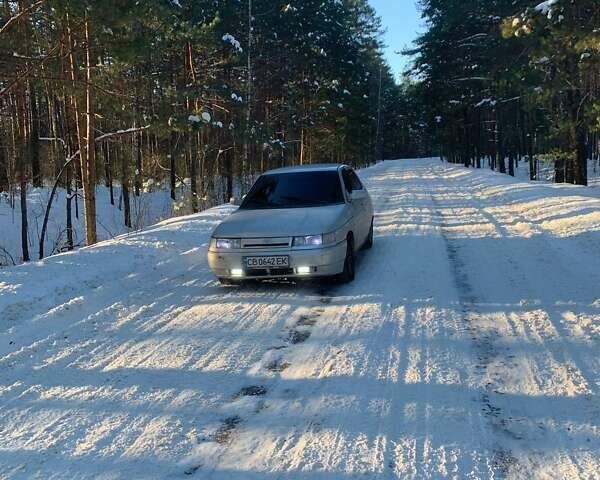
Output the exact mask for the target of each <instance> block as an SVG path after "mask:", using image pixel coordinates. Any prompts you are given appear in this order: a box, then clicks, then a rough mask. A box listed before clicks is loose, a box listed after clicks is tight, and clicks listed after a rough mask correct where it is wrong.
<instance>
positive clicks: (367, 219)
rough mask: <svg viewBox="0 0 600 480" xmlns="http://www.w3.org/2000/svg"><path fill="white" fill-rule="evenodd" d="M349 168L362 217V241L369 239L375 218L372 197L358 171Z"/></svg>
mask: <svg viewBox="0 0 600 480" xmlns="http://www.w3.org/2000/svg"><path fill="white" fill-rule="evenodd" d="M348 170H349V176H350V181H351V182H352V197H353V199H354V202H355V203H356V204H357V209H358V215H359V218H360V224H361V232H362V234H363V236H362V242H363V243H364V242H365V241H366V240H367V236H368V235H369V230H370V229H371V220H372V219H373V206H372V205H371V199H370V197H369V194H368V193H367V189H366V188H365V187H364V186H363V184H362V182H361V181H360V179H359V178H358V175H357V174H356V172H355V171H354V170H352V169H348Z"/></svg>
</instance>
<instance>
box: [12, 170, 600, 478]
mask: <svg viewBox="0 0 600 480" xmlns="http://www.w3.org/2000/svg"><path fill="white" fill-rule="evenodd" d="M361 176H362V177H363V179H364V180H365V181H366V183H367V185H368V186H369V188H370V190H371V193H372V196H373V199H374V203H375V205H376V210H377V220H376V243H375V247H374V249H373V250H371V251H369V252H368V253H366V254H364V255H362V256H361V258H360V260H359V261H360V263H359V266H358V269H359V272H358V275H359V276H358V278H357V280H356V281H355V282H354V283H353V284H352V285H348V286H339V287H335V286H324V287H319V286H316V285H300V286H298V285H288V284H262V285H250V286H246V287H242V288H239V289H238V288H229V289H224V288H221V287H219V286H218V285H217V284H216V282H215V281H214V279H213V278H212V276H211V275H210V273H209V271H208V269H207V265H206V261H205V253H206V247H207V242H208V239H209V235H210V232H211V230H212V229H213V228H214V227H215V226H216V224H217V223H218V222H219V221H220V220H221V219H222V218H223V217H224V216H225V215H227V213H228V212H230V211H231V207H221V208H217V209H212V210H209V211H207V212H204V213H202V214H199V215H196V216H192V217H186V218H179V219H173V220H169V221H166V222H163V223H161V224H159V225H157V226H155V227H152V228H150V229H148V230H146V231H144V232H141V233H136V234H131V235H129V236H124V237H120V238H117V239H115V240H112V241H108V242H105V243H102V244H100V245H98V246H95V247H93V248H85V249H82V250H79V251H78V252H75V253H72V254H65V255H59V256H56V257H53V258H50V259H47V260H46V261H44V262H43V263H33V264H29V265H25V266H21V267H15V268H10V269H4V270H0V478H2V479H17V478H19V479H32V478H37V479H64V478H69V479H80V478H100V479H111V480H113V479H127V480H133V479H154V478H156V479H158V478H160V479H163V478H171V479H176V478H198V479H203V480H204V479H212V480H236V479H240V480H242V479H243V480H251V479H264V480H270V479H273V480H275V479H309V478H310V479H317V480H329V479H331V480H334V479H335V480H338V479H342V480H343V479H351V478H377V479H394V478H401V479H405V478H418V479H421V478H432V479H437V478H474V479H475V478H524V479H529V478H557V479H559V478H560V479H564V478H569V479H571V478H585V479H594V478H600V394H599V393H600V356H599V355H598V352H599V347H600V287H599V285H600V193H599V192H598V191H597V190H596V189H589V188H588V189H586V188H580V187H572V186H547V185H540V184H529V183H523V182H519V181H518V180H515V179H511V178H509V177H507V176H505V175H498V174H494V173H492V172H489V171H474V170H468V169H465V168H463V167H454V166H449V165H446V164H442V163H441V162H439V161H436V160H411V161H398V162H385V163H383V164H379V165H377V166H376V167H373V168H371V169H367V170H365V171H363V172H362V174H361Z"/></svg>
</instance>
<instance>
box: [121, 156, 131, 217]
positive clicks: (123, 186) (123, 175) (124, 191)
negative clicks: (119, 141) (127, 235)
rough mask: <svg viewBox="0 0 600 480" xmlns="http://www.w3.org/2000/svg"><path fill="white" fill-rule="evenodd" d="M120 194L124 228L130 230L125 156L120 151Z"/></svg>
mask: <svg viewBox="0 0 600 480" xmlns="http://www.w3.org/2000/svg"><path fill="white" fill-rule="evenodd" d="M121 192H122V195H123V217H124V221H125V226H126V227H128V228H131V203H130V199H129V172H128V165H127V156H126V155H123V152H122V151H121Z"/></svg>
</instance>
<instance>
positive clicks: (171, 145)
mask: <svg viewBox="0 0 600 480" xmlns="http://www.w3.org/2000/svg"><path fill="white" fill-rule="evenodd" d="M176 142H177V133H176V132H175V131H171V139H170V143H169V155H170V159H169V160H170V161H169V170H170V185H171V199H172V200H177V193H176V191H175V188H176V186H177V172H176V171H175V150H176V148H175V143H176Z"/></svg>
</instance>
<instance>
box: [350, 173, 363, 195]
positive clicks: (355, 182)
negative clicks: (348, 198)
mask: <svg viewBox="0 0 600 480" xmlns="http://www.w3.org/2000/svg"><path fill="white" fill-rule="evenodd" d="M348 175H349V176H350V183H351V185H352V190H362V189H363V188H364V187H363V184H362V183H361V182H360V179H359V178H358V175H357V174H356V172H355V171H354V170H348Z"/></svg>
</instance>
